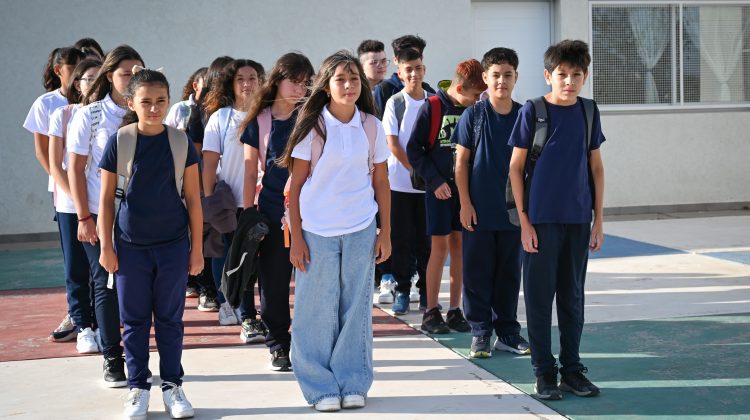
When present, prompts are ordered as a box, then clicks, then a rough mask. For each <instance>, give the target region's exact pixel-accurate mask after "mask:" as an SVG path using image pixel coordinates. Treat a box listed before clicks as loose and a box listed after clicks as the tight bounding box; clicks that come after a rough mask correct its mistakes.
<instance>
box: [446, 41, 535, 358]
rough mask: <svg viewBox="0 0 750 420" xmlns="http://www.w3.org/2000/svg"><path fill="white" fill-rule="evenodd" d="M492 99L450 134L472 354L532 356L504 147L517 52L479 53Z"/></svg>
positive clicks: (514, 111) (514, 105)
mask: <svg viewBox="0 0 750 420" xmlns="http://www.w3.org/2000/svg"><path fill="white" fill-rule="evenodd" d="M482 67H483V68H484V72H483V73H482V77H483V79H484V81H485V83H486V84H487V93H488V98H487V99H484V100H481V101H479V102H477V103H476V104H475V105H474V106H472V107H471V108H469V109H467V110H466V112H464V114H463V115H462V116H461V120H460V121H459V122H458V128H457V129H456V131H455V133H454V135H453V138H454V140H455V141H456V143H458V147H457V149H458V153H457V155H456V184H457V186H458V195H459V198H460V200H461V225H462V226H463V227H464V229H465V230H464V232H463V260H464V269H463V275H464V310H465V311H466V318H467V320H468V322H469V324H470V325H471V335H472V343H471V350H470V352H469V355H470V356H471V357H476V358H483V357H490V356H491V355H492V348H491V347H490V338H491V337H492V332H493V331H494V332H495V333H496V334H497V340H496V341H495V346H494V347H495V348H496V349H498V350H505V351H509V352H512V353H516V354H528V353H529V352H530V349H529V344H528V343H527V342H526V340H525V339H524V338H523V337H522V336H521V334H520V331H521V324H519V323H518V320H517V319H516V312H517V310H518V292H519V290H520V288H521V232H520V231H519V229H518V228H517V227H516V226H513V225H512V224H511V223H510V221H509V220H508V212H507V211H506V207H505V185H506V184H507V182H508V164H509V163H510V155H511V152H512V148H511V147H509V146H508V145H507V142H508V138H510V133H511V131H512V130H513V125H514V124H515V122H516V117H517V116H518V110H519V109H520V108H521V105H520V104H519V103H518V102H515V101H513V99H512V98H511V94H512V93H513V88H514V87H515V85H516V80H517V78H518V72H517V71H516V69H518V55H516V52H515V51H513V50H511V49H508V48H493V49H491V50H489V51H488V52H487V53H485V54H484V57H483V58H482Z"/></svg>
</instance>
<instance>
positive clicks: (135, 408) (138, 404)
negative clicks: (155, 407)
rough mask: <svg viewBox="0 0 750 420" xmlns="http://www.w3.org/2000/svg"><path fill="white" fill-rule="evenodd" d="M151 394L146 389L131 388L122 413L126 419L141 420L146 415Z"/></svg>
mask: <svg viewBox="0 0 750 420" xmlns="http://www.w3.org/2000/svg"><path fill="white" fill-rule="evenodd" d="M150 398H151V393H150V392H149V391H148V390H147V389H140V388H133V389H131V390H130V392H128V399H127V400H126V401H125V411H124V412H123V414H124V416H125V418H126V419H129V420H141V419H145V418H146V416H147V415H148V401H149V399H150Z"/></svg>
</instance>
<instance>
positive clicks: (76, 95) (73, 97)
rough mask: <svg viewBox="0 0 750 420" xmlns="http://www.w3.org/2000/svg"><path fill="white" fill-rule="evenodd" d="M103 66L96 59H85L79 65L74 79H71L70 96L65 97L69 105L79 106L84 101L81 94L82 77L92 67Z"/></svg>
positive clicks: (74, 71) (74, 73) (74, 72)
mask: <svg viewBox="0 0 750 420" xmlns="http://www.w3.org/2000/svg"><path fill="white" fill-rule="evenodd" d="M101 66H102V62H101V61H99V60H97V59H94V58H84V59H83V60H81V61H80V62H79V63H78V65H77V66H76V68H75V70H73V77H71V78H70V84H69V85H68V94H67V95H65V97H66V98H68V103H69V104H77V103H80V102H81V101H82V100H83V95H82V94H81V88H80V87H81V84H80V83H81V77H83V74H84V73H86V72H87V71H89V69H90V68H92V67H101ZM76 82H78V89H76V87H75V83H76Z"/></svg>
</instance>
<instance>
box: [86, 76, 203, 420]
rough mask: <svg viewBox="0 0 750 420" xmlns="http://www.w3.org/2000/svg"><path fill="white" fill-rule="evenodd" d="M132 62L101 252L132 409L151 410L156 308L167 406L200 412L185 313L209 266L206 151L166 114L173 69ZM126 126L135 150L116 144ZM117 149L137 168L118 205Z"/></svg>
mask: <svg viewBox="0 0 750 420" xmlns="http://www.w3.org/2000/svg"><path fill="white" fill-rule="evenodd" d="M133 72H134V73H135V74H134V75H133V77H132V78H131V79H130V82H129V83H128V85H127V90H126V91H125V92H124V97H125V99H126V100H127V104H128V109H129V113H128V114H127V115H126V116H125V118H124V119H123V127H122V128H121V129H120V130H119V131H118V132H116V133H114V134H112V135H111V136H110V137H109V139H108V140H107V144H106V147H105V149H104V152H103V155H102V158H101V161H100V162H99V168H100V169H101V174H102V175H101V184H102V187H101V198H100V200H99V219H98V224H97V227H98V230H99V232H100V234H101V256H100V262H101V264H102V266H103V267H104V269H105V270H106V271H107V272H109V273H111V275H114V276H115V278H116V281H117V291H118V297H119V303H120V312H121V314H122V323H123V326H124V330H123V344H124V347H125V355H126V357H127V365H128V385H129V387H130V392H129V393H128V398H127V402H126V403H125V410H124V414H125V417H126V418H129V419H140V418H145V417H146V415H147V413H148V405H149V396H150V389H151V384H149V382H148V373H149V370H148V359H149V352H148V351H149V335H150V333H151V319H152V318H153V320H154V333H155V337H156V347H157V349H158V350H159V376H160V377H161V381H162V382H161V389H162V398H163V400H164V407H165V409H166V411H167V413H168V414H169V416H170V417H171V418H187V417H192V416H193V415H194V412H193V407H192V405H191V404H190V402H189V401H188V400H187V398H186V397H185V393H184V392H183V390H182V377H183V375H184V372H183V369H182V363H181V360H182V340H183V336H184V325H183V322H182V315H183V312H184V310H185V287H186V284H187V276H188V273H190V274H192V275H195V274H198V273H200V272H201V270H202V269H203V244H202V242H203V241H202V238H201V236H202V234H203V229H202V226H203V215H202V212H201V201H200V187H199V185H198V183H199V181H198V161H199V157H198V153H197V152H196V151H195V148H194V147H193V145H192V143H191V142H190V141H189V140H188V138H187V136H186V135H185V133H184V132H182V131H179V130H177V129H175V128H172V127H167V126H165V125H164V124H163V123H162V121H163V120H164V116H165V115H166V113H167V109H168V108H169V84H168V83H167V79H166V77H164V75H163V74H162V73H161V72H158V71H155V70H149V69H138V68H135V69H133ZM128 133H130V137H129V138H130V140H129V141H131V142H133V143H134V144H133V143H130V144H132V149H130V150H132V151H133V155H132V156H125V153H126V152H125V151H124V150H127V149H128V148H127V147H124V148H123V149H124V150H119V148H120V147H121V146H124V143H121V139H120V138H119V137H120V136H121V135H122V136H123V137H127V136H128ZM122 141H123V142H124V141H128V140H126V139H123V140H122ZM173 147H174V148H175V149H173ZM178 150H183V151H184V154H181V153H180V152H178ZM119 159H125V160H130V159H132V171H131V173H130V178H129V182H128V183H127V185H125V184H124V183H123V184H121V187H122V188H123V191H121V193H122V194H123V195H124V197H123V198H122V201H121V202H120V206H119V208H118V209H115V190H116V188H118V177H120V176H121V175H122V172H121V171H118V168H119V166H120V165H121V164H122V162H118V161H119ZM180 166H182V167H180ZM178 173H179V175H178ZM178 176H181V177H182V178H181V179H180V178H178ZM181 193H184V197H185V198H184V200H185V202H184V203H183V201H182V199H181V197H180V195H181ZM115 210H117V213H116V216H115ZM188 227H189V228H190V229H189V230H188ZM113 228H114V232H113Z"/></svg>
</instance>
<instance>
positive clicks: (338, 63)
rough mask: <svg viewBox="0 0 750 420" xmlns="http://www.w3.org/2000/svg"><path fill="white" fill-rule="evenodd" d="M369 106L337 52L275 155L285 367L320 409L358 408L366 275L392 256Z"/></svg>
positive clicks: (382, 151)
mask: <svg viewBox="0 0 750 420" xmlns="http://www.w3.org/2000/svg"><path fill="white" fill-rule="evenodd" d="M375 113H376V109H375V104H374V101H373V99H372V93H370V87H369V85H368V82H367V78H366V77H365V74H364V70H363V69H362V65H361V64H360V63H359V61H358V60H357V59H356V58H355V57H353V56H352V55H351V54H349V53H348V52H346V51H339V52H337V53H335V54H333V55H332V56H330V57H328V58H326V59H325V60H324V61H323V64H321V67H320V70H319V72H318V77H317V79H316V81H315V83H314V84H313V87H312V93H311V94H310V99H308V101H307V102H306V103H305V104H304V105H303V107H302V110H301V111H300V114H299V117H298V118H297V123H296V124H295V126H294V130H293V131H292V134H291V136H290V138H289V143H288V144H287V148H286V150H285V152H284V155H283V157H282V159H281V163H282V164H283V165H285V166H287V167H288V168H289V171H290V173H291V180H290V183H289V185H290V187H289V214H290V216H289V217H290V220H289V222H290V230H291V241H292V242H291V247H292V248H291V250H290V256H289V258H290V260H291V263H292V264H293V265H294V267H295V268H296V273H295V303H294V322H293V323H292V351H291V357H292V365H293V366H294V374H295V376H296V377H297V381H298V383H299V385H300V388H301V389H302V393H303V395H304V397H305V399H306V400H307V402H308V403H310V404H313V405H314V406H315V409H316V410H319V411H337V410H339V409H340V408H342V407H343V408H359V407H364V405H365V398H366V396H367V392H368V390H369V389H370V386H371V385H372V380H373V370H372V312H371V306H372V297H371V291H372V278H373V275H374V270H375V262H376V260H377V262H382V261H384V260H386V259H387V258H388V257H389V256H390V253H391V245H390V233H391V232H390V227H391V224H390V219H389V217H388V216H387V215H389V214H390V187H389V185H388V169H387V166H386V160H387V159H388V155H389V152H388V146H387V144H386V140H385V133H384V131H383V127H382V125H381V123H380V121H378V120H377V118H375V117H374V116H373V114H375ZM373 137H374V138H373ZM323 139H324V140H323ZM321 142H323V144H322V145H321ZM321 152H322V153H321ZM318 158H319V159H318ZM316 161H317V163H316ZM313 163H315V166H314V167H313V166H311V164H313ZM313 169H314V171H313ZM378 210H380V217H381V219H380V227H381V228H380V234H377V233H376V225H375V215H376V213H378Z"/></svg>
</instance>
